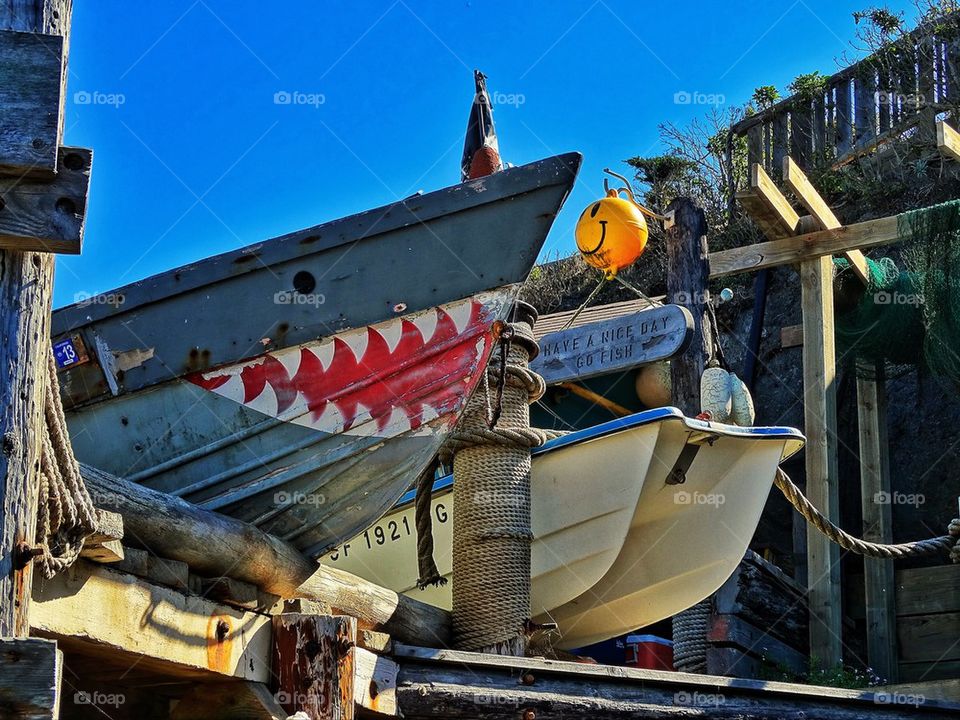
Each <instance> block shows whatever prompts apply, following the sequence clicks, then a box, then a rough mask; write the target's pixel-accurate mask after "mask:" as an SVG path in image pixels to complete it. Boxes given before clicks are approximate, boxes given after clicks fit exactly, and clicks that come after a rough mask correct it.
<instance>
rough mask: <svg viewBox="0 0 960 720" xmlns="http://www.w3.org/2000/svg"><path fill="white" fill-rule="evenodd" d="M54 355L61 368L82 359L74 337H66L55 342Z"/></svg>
mask: <svg viewBox="0 0 960 720" xmlns="http://www.w3.org/2000/svg"><path fill="white" fill-rule="evenodd" d="M53 357H54V358H55V359H56V361H57V367H58V368H60V369H61V370H63V369H64V368H68V367H70V366H71V365H76V364H77V363H78V362H80V361H81V359H82V358H81V356H80V354H79V353H78V352H77V348H76V346H74V344H73V338H64V339H63V340H58V341H57V342H55V343H54V344H53Z"/></svg>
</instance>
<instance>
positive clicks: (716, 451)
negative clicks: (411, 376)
mask: <svg viewBox="0 0 960 720" xmlns="http://www.w3.org/2000/svg"><path fill="white" fill-rule="evenodd" d="M802 445H803V436H802V435H801V434H800V433H799V432H798V431H797V430H794V429H791V428H776V427H773V428H768V427H759V428H739V427H735V426H730V425H720V424H717V423H709V422H704V421H700V420H694V419H690V418H687V417H684V416H683V415H682V414H681V413H680V411H679V410H677V409H676V408H659V409H656V410H648V411H646V412H641V413H637V414H635V415H631V416H629V417H625V418H621V419H618V420H614V421H612V422H608V423H604V424H602V425H598V426H596V427H593V428H589V429H587V430H581V431H578V432H575V433H571V434H570V435H567V436H564V437H562V438H559V439H557V440H553V441H551V442H549V443H547V444H546V445H544V446H543V447H541V448H537V449H536V450H534V452H533V466H532V467H533V470H532V481H531V482H532V486H531V490H532V508H531V510H532V524H533V533H534V537H535V540H534V544H533V548H532V558H531V560H532V584H531V606H532V610H533V614H534V616H535V619H536V620H538V621H540V622H546V621H553V622H557V623H559V628H560V633H561V636H562V640H561V641H560V642H558V643H557V646H558V647H561V648H575V647H581V646H583V645H587V644H590V643H593V642H596V641H599V640H603V639H606V638H610V637H614V636H616V635H620V634H622V633H626V632H630V631H631V630H635V629H637V628H639V627H643V626H644V625H649V624H650V623H653V622H656V621H658V620H662V619H663V618H666V617H669V616H671V615H673V614H675V613H677V612H679V611H680V610H683V609H685V608H687V607H690V606H691V605H693V604H695V603H697V602H699V601H700V600H702V599H703V598H705V597H707V596H708V595H709V594H710V593H712V592H713V591H715V590H716V589H717V588H719V587H720V585H722V584H723V582H724V580H726V579H727V577H729V576H730V574H731V573H732V572H733V570H734V569H735V568H736V566H737V564H738V563H739V561H740V559H741V558H742V557H743V554H744V552H745V551H746V549H747V545H748V543H749V542H750V538H751V537H752V535H753V532H754V530H755V529H756V526H757V523H758V521H759V519H760V513H761V511H762V510H763V506H764V504H765V502H766V499H767V495H768V493H769V491H770V487H771V485H772V483H773V477H774V472H775V470H776V468H777V466H778V464H779V463H780V461H781V459H783V458H785V457H787V456H789V455H791V454H793V453H795V452H796V451H797V450H799V449H800V448H801V447H802ZM434 493H435V494H434V497H433V518H434V537H435V544H436V552H435V557H436V560H437V565H438V567H439V569H440V572H441V573H442V574H444V575H445V576H447V577H449V576H450V572H451V566H452V561H451V546H452V517H453V514H452V507H453V495H454V489H453V481H452V478H451V477H450V476H447V477H445V478H442V479H440V480H438V481H437V483H436V485H435V491H434ZM326 560H327V561H328V562H329V563H331V564H332V565H333V566H335V567H339V568H342V569H344V570H349V571H350V572H353V573H355V574H357V575H361V576H362V577H365V578H367V579H369V580H372V581H374V582H376V583H378V584H381V585H385V586H387V587H390V588H393V589H396V590H400V591H403V592H405V593H407V594H409V595H411V596H412V597H416V598H418V599H420V600H424V601H426V602H430V603H433V604H435V605H438V606H441V607H445V608H449V607H450V585H449V584H447V585H446V586H443V587H430V588H427V589H425V590H423V591H420V590H418V589H417V588H416V579H417V563H416V532H415V525H414V507H413V496H412V494H411V493H408V494H407V495H406V496H405V497H404V498H403V499H402V500H401V502H400V503H399V504H398V506H397V507H396V508H395V509H394V511H393V512H392V513H390V514H388V515H387V516H385V517H384V518H383V519H382V520H380V521H379V522H378V523H376V524H375V525H374V526H373V527H371V528H368V529H367V530H365V531H364V532H363V533H361V534H360V535H358V536H357V537H355V538H353V539H352V540H351V541H350V542H348V543H345V544H344V545H343V546H341V547H338V548H337V549H336V550H335V551H334V552H332V553H331V554H330V555H329V556H328V557H327V558H326Z"/></svg>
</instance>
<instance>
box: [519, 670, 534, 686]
mask: <svg viewBox="0 0 960 720" xmlns="http://www.w3.org/2000/svg"><path fill="white" fill-rule="evenodd" d="M522 680H523V684H524V685H533V683H534V682H535V681H536V678H535V677H533V673H524V675H523V678H522Z"/></svg>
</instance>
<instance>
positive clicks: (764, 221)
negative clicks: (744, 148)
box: [737, 156, 800, 237]
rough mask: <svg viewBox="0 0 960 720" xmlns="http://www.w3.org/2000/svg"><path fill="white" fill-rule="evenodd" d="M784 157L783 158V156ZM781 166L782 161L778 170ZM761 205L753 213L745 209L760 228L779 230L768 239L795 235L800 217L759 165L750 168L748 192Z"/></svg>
mask: <svg viewBox="0 0 960 720" xmlns="http://www.w3.org/2000/svg"><path fill="white" fill-rule="evenodd" d="M784 157H785V156H784ZM782 166H783V160H781V161H780V165H778V166H777V167H778V168H780V167H782ZM749 192H751V194H753V195H754V196H755V197H756V198H758V199H759V200H760V201H761V203H762V208H763V209H762V210H761V211H760V212H758V213H756V214H755V213H754V212H753V211H751V210H752V208H749V207H748V208H747V209H748V212H750V214H751V217H753V218H754V219H755V220H758V223H759V224H761V228H763V227H764V226H765V225H767V226H774V227H776V228H779V230H778V231H774V232H773V233H772V235H770V234H768V237H770V236H772V237H785V236H788V235H794V234H796V230H797V225H798V224H799V222H800V216H799V215H798V214H797V212H796V210H794V209H793V206H792V205H790V202H789V201H788V200H787V198H785V197H784V196H783V193H782V192H780V189H779V188H778V187H777V185H776V183H774V182H773V180H771V179H770V176H769V175H768V174H767V173H766V171H765V170H764V169H763V168H762V167H760V165H751V166H750V191H749ZM746 194H747V193H746V192H743V193H738V195H737V199H740V200H741V202H742V199H741V196H742V195H746Z"/></svg>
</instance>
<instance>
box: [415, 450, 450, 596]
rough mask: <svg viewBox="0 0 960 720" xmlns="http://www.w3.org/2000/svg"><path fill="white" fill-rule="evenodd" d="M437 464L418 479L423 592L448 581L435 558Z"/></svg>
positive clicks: (419, 542) (419, 576) (419, 562)
mask: <svg viewBox="0 0 960 720" xmlns="http://www.w3.org/2000/svg"><path fill="white" fill-rule="evenodd" d="M436 471H437V463H436V462H432V463H430V465H429V466H428V467H427V469H426V470H424V471H423V472H422V473H420V477H419V478H417V495H416V507H415V518H416V520H415V524H416V526H417V565H418V569H419V575H418V576H417V587H419V588H420V589H421V590H423V589H424V588H426V587H427V586H428V585H446V584H447V579H446V578H445V577H443V576H442V575H441V574H440V570H439V568H437V562H436V560H434V558H433V515H432V513H431V510H432V507H433V504H432V500H433V477H434V475H435V474H436Z"/></svg>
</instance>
